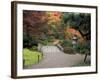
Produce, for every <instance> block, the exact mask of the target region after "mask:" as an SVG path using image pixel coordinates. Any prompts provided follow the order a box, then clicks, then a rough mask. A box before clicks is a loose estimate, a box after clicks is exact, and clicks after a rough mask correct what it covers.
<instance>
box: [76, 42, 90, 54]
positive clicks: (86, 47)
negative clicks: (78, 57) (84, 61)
mask: <svg viewBox="0 0 100 80" xmlns="http://www.w3.org/2000/svg"><path fill="white" fill-rule="evenodd" d="M75 50H76V51H77V52H79V53H82V54H84V53H88V54H90V44H89V43H87V42H86V43H79V44H77V46H76V48H75Z"/></svg>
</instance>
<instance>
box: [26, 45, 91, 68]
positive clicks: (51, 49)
mask: <svg viewBox="0 0 100 80" xmlns="http://www.w3.org/2000/svg"><path fill="white" fill-rule="evenodd" d="M42 51H43V55H44V57H43V60H41V61H40V62H39V63H38V64H35V65H32V66H31V67H28V68H27V69H34V68H55V67H56V68H57V67H71V66H73V65H76V64H79V63H84V62H83V60H84V56H85V55H81V54H65V53H63V52H61V51H60V50H59V49H58V48H57V47H56V46H44V47H43V48H42ZM89 60H90V56H88V57H87V61H89Z"/></svg>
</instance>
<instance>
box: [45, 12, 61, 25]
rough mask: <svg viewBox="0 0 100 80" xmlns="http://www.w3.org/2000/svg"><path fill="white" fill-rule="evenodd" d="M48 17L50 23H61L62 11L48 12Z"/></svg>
mask: <svg viewBox="0 0 100 80" xmlns="http://www.w3.org/2000/svg"><path fill="white" fill-rule="evenodd" d="M46 14H47V19H48V25H50V24H55V25H59V23H60V21H61V19H60V16H61V13H60V12H47V13H46Z"/></svg>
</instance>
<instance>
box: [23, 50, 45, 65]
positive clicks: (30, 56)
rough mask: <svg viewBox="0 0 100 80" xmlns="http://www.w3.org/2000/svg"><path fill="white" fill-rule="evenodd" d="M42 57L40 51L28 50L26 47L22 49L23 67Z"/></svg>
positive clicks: (36, 61) (35, 62)
mask: <svg viewBox="0 0 100 80" xmlns="http://www.w3.org/2000/svg"><path fill="white" fill-rule="evenodd" d="M42 58H43V56H42V53H41V52H38V51H35V50H30V49H27V48H24V49H23V59H24V67H25V66H31V65H33V64H37V63H39V61H41V60H42Z"/></svg>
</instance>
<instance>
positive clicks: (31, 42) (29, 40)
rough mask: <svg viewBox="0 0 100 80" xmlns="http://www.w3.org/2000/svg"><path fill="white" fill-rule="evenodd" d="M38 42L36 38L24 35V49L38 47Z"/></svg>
mask: <svg viewBox="0 0 100 80" xmlns="http://www.w3.org/2000/svg"><path fill="white" fill-rule="evenodd" d="M37 45H38V42H37V41H36V39H35V38H33V37H30V36H27V34H26V33H24V34H23V48H32V46H37Z"/></svg>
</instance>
